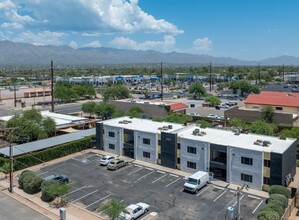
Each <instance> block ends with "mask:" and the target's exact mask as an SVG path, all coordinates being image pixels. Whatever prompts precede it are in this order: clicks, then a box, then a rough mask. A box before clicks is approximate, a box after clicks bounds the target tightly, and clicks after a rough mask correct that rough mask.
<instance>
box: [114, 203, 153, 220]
mask: <svg viewBox="0 0 299 220" xmlns="http://www.w3.org/2000/svg"><path fill="white" fill-rule="evenodd" d="M148 209H149V205H148V204H146V203H143V202H139V203H137V204H131V205H129V206H128V207H127V208H125V211H123V212H121V213H120V215H119V217H118V218H117V219H118V220H134V219H137V218H138V217H140V216H141V215H143V214H144V213H147V212H148Z"/></svg>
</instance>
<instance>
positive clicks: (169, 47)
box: [110, 35, 176, 52]
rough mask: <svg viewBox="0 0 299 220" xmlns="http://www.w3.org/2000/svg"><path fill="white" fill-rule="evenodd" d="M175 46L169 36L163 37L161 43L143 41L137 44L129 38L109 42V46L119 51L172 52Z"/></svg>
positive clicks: (171, 37)
mask: <svg viewBox="0 0 299 220" xmlns="http://www.w3.org/2000/svg"><path fill="white" fill-rule="evenodd" d="M175 44H176V40H175V38H174V37H173V36H170V35H165V36H164V39H163V41H145V42H142V43H138V42H137V41H134V40H132V39H130V38H126V37H117V38H115V39H114V40H112V41H111V42H110V45H111V46H113V47H116V48H119V49H132V50H157V51H161V52H170V51H173V50H174V46H175Z"/></svg>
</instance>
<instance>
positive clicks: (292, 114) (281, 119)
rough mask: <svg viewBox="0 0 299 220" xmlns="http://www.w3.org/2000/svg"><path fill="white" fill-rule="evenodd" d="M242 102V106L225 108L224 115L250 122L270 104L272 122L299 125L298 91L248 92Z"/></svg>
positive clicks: (256, 118)
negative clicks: (272, 112)
mask: <svg viewBox="0 0 299 220" xmlns="http://www.w3.org/2000/svg"><path fill="white" fill-rule="evenodd" d="M244 103H245V105H244V106H240V107H239V106H238V107H234V108H231V109H228V110H226V111H225V112H224V116H225V117H226V118H240V119H242V120H245V121H249V122H252V121H256V120H261V119H262V118H263V114H262V113H263V112H262V111H263V109H264V108H265V107H266V106H271V107H273V109H274V114H273V117H272V122H273V123H275V124H278V125H287V126H298V125H299V121H298V114H299V93H293V92H270V91H262V92H261V93H260V94H250V95H249V96H248V97H247V98H246V100H245V102H244Z"/></svg>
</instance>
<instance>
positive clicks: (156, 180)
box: [152, 174, 168, 183]
mask: <svg viewBox="0 0 299 220" xmlns="http://www.w3.org/2000/svg"><path fill="white" fill-rule="evenodd" d="M167 175H168V174H165V175H164V176H161V177H159V178H158V179H155V180H154V181H153V182H152V183H154V182H157V181H158V180H160V179H162V178H164V177H165V176H167Z"/></svg>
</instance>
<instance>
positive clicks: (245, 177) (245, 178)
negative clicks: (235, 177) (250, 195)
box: [241, 173, 252, 183]
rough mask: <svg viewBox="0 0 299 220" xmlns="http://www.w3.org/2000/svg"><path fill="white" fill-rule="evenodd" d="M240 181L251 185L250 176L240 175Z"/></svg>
mask: <svg viewBox="0 0 299 220" xmlns="http://www.w3.org/2000/svg"><path fill="white" fill-rule="evenodd" d="M241 180H242V181H246V182H250V183H252V176H251V175H247V174H244V173H241Z"/></svg>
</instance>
